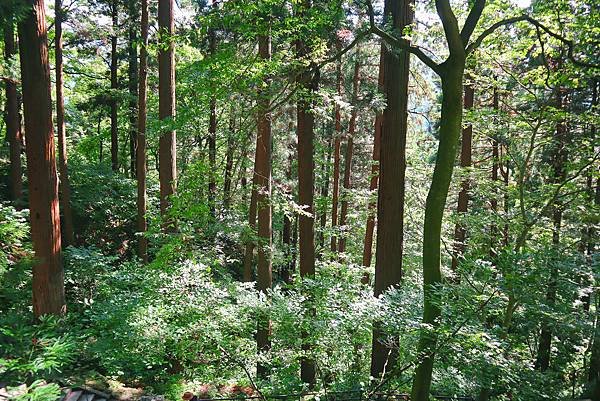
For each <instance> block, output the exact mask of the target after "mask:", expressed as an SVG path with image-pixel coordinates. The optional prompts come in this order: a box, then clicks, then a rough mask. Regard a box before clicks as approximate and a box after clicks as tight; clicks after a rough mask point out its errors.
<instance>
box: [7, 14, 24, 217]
mask: <svg viewBox="0 0 600 401" xmlns="http://www.w3.org/2000/svg"><path fill="white" fill-rule="evenodd" d="M16 54H17V47H16V43H15V31H14V18H13V16H12V14H11V15H8V18H7V20H6V21H5V26H4V59H5V60H6V62H10V61H11V60H12V58H13V57H14V56H15V55H16ZM4 83H5V85H6V108H5V110H6V112H5V113H6V114H5V122H6V137H7V138H8V143H9V152H10V197H11V200H12V201H13V202H14V203H15V205H17V206H18V204H19V203H20V202H21V201H22V197H23V178H22V175H23V171H22V168H21V141H22V137H21V116H20V114H19V99H18V98H17V83H16V82H14V81H12V80H10V79H5V81H4Z"/></svg>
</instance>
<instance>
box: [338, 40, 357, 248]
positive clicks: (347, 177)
mask: <svg viewBox="0 0 600 401" xmlns="http://www.w3.org/2000/svg"><path fill="white" fill-rule="evenodd" d="M355 57H356V60H355V61H354V77H353V78H352V106H353V109H352V113H351V116H350V124H349V126H348V141H347V143H346V157H345V160H344V192H343V194H342V210H341V212H340V227H342V229H343V232H342V233H341V235H340V239H339V244H338V252H339V253H344V252H345V251H346V235H347V230H346V229H345V228H344V227H345V226H346V218H347V216H348V197H349V196H350V188H351V186H352V181H351V180H352V153H353V150H354V132H355V131H356V115H357V113H358V104H357V100H358V85H359V83H360V60H359V57H360V49H359V48H357V50H356V54H355Z"/></svg>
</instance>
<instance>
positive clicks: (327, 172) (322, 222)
mask: <svg viewBox="0 0 600 401" xmlns="http://www.w3.org/2000/svg"><path fill="white" fill-rule="evenodd" d="M290 130H291V127H290ZM325 132H330V127H327V128H326V131H325ZM332 155H333V135H329V138H328V139H327V153H326V154H325V157H326V159H325V161H324V163H323V169H324V179H323V185H322V186H321V198H322V199H327V197H328V196H329V175H330V174H331V171H330V170H331V166H330V164H331V156H332ZM319 224H320V226H321V230H320V231H319V246H320V248H321V249H324V248H325V228H326V226H327V208H325V210H323V212H322V213H321V216H320V223H319Z"/></svg>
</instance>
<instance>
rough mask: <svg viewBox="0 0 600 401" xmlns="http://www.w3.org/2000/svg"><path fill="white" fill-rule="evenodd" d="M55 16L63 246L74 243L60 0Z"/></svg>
mask: <svg viewBox="0 0 600 401" xmlns="http://www.w3.org/2000/svg"><path fill="white" fill-rule="evenodd" d="M54 12H55V13H56V18H55V21H54V26H55V28H54V29H55V32H54V50H55V55H54V58H55V67H56V71H55V72H56V129H57V131H58V132H57V133H56V135H57V137H58V163H59V170H60V207H61V209H62V213H63V220H62V223H63V233H64V237H63V242H64V245H65V246H69V245H73V244H74V243H75V234H74V230H73V213H72V212H71V185H70V183H69V170H68V167H67V138H66V134H65V99H64V95H63V44H62V22H63V20H64V18H65V15H64V11H63V9H62V0H56V1H55V3H54Z"/></svg>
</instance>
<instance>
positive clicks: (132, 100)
mask: <svg viewBox="0 0 600 401" xmlns="http://www.w3.org/2000/svg"><path fill="white" fill-rule="evenodd" d="M127 6H128V13H129V18H130V20H129V21H128V22H127V23H128V25H129V27H128V28H129V29H128V33H127V34H128V43H127V50H128V53H129V54H128V56H129V57H128V58H129V62H128V65H127V78H128V80H127V81H128V82H127V83H128V87H129V88H128V89H129V172H130V174H131V178H135V177H136V169H137V163H136V158H137V157H136V148H137V130H138V122H137V119H138V100H139V99H138V78H139V69H138V54H137V45H136V42H137V40H138V35H137V32H138V31H137V30H138V28H137V24H138V17H139V14H138V10H137V7H136V6H137V0H128V2H127Z"/></svg>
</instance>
